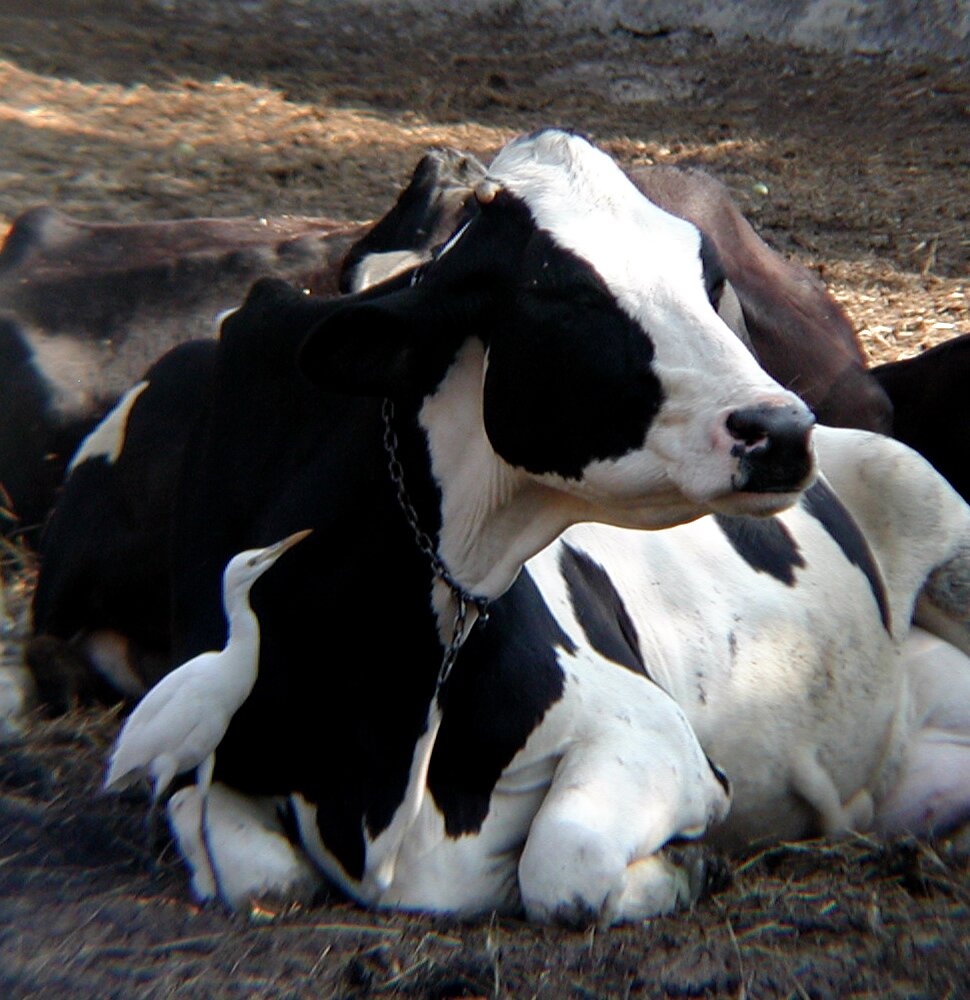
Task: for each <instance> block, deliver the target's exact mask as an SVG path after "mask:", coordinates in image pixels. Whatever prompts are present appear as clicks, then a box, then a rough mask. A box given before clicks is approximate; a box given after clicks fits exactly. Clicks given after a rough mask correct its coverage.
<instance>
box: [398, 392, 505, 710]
mask: <svg viewBox="0 0 970 1000" xmlns="http://www.w3.org/2000/svg"><path fill="white" fill-rule="evenodd" d="M381 416H382V417H383V418H384V450H385V451H386V452H387V460H388V461H387V468H388V472H389V473H390V476H391V482H393V483H394V488H395V490H396V491H397V502H398V505H399V506H400V508H401V510H402V511H403V512H404V516H405V517H406V518H407V522H408V524H409V525H410V526H411V531H412V532H413V533H414V539H415V541H416V542H417V543H418V548H419V549H420V550H421V551H422V552H423V553H424V555H425V556H426V557H427V559H428V562H429V563H430V564H431V571H432V572H433V573H434V575H435V577H437V579H439V580H441V582H442V583H444V584H445V585H446V586H447V587H448V589H449V590H450V591H451V593H452V596H453V597H454V598H455V603H456V604H457V609H456V611H455V624H454V626H453V628H452V632H451V641H450V642H449V643H448V646H447V648H446V649H445V653H444V656H443V657H442V659H441V666H440V667H439V668H438V681H437V683H436V684H435V698H438V697H439V695H440V694H441V689H442V688H443V687H444V686H445V684H446V683H447V681H448V678H449V677H450V676H451V671H452V668H453V667H454V665H455V660H456V659H457V658H458V651H459V650H460V649H461V643H462V635H463V633H464V631H465V621H466V619H467V617H468V606H469V605H474V607H475V608H476V609H477V610H478V620H479V621H481V622H484V621H485V620H486V619H487V618H488V605H489V598H487V597H482V596H480V595H478V594H472V593H470V592H469V591H467V590H465V588H464V587H463V586H462V585H461V584H460V583H459V582H458V581H457V580H456V579H455V578H454V577H453V576H452V575H451V571H450V570H449V569H448V567H447V566H446V565H445V562H444V560H443V559H442V558H441V556H440V555H438V549H437V547H436V546H435V544H434V542H433V541H432V540H431V538H430V537H429V536H428V534H427V533H426V532H425V531H424V529H423V528H422V527H421V524H420V523H419V521H418V512H417V511H416V510H415V509H414V504H412V503H411V499H410V497H409V496H408V491H407V487H406V486H405V484H404V467H403V466H402V465H401V460H400V459H399V458H398V440H397V434H396V433H395V431H394V426H393V420H394V403H393V401H392V400H390V399H385V400H384V403H383V405H382V407H381Z"/></svg>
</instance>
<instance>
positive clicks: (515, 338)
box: [484, 231, 663, 479]
mask: <svg viewBox="0 0 970 1000" xmlns="http://www.w3.org/2000/svg"><path fill="white" fill-rule="evenodd" d="M521 272H522V282H521V284H520V286H519V290H518V293H517V295H516V296H515V299H514V302H512V303H510V304H509V307H508V311H507V314H506V316H504V317H503V318H501V319H500V320H499V321H498V322H497V323H496V325H495V328H494V331H493V332H492V333H490V335H489V364H488V370H487V372H486V376H485V404H484V417H485V429H486V431H487V432H488V436H489V438H490V440H491V442H492V445H493V446H494V447H495V449H496V451H498V453H499V454H500V455H501V456H502V457H503V458H504V459H505V460H506V461H508V462H510V463H511V464H512V465H515V466H518V467H520V468H523V469H526V470H528V471H529V472H533V473H536V474H542V473H554V474H558V475H560V476H563V477H565V478H569V479H578V478H580V477H581V476H582V473H583V470H584V469H585V468H586V467H587V466H588V465H589V464H590V463H591V462H594V461H596V460H605V459H617V458H620V457H621V456H623V455H625V454H627V453H628V452H631V451H634V450H636V449H637V448H640V447H641V446H642V445H643V440H644V438H645V437H646V434H647V431H648V429H649V427H650V424H651V422H652V420H653V417H654V415H655V414H656V413H657V411H658V410H659V409H660V405H661V403H662V401H663V391H662V389H661V386H660V382H659V380H658V378H657V376H656V374H655V373H654V371H653V369H652V367H651V363H652V360H653V354H654V348H653V343H652V342H651V340H650V337H649V336H648V334H647V332H646V331H644V330H643V329H642V328H641V327H640V325H639V324H638V323H637V322H636V321H635V320H633V319H631V318H630V317H629V316H627V315H626V313H624V312H623V311H622V310H620V309H619V308H618V306H617V304H616V302H615V301H614V299H613V297H612V295H611V293H610V291H609V289H608V288H607V287H606V285H605V283H604V282H603V280H602V278H601V277H600V276H599V275H598V274H597V272H596V271H595V270H594V268H593V267H592V266H591V265H590V264H589V263H588V262H587V261H584V260H583V259H582V258H580V257H579V256H577V255H576V254H573V253H570V252H568V251H566V250H563V249H562V248H561V247H559V246H557V244H556V243H555V241H554V240H553V238H552V237H551V236H550V235H549V234H548V233H545V232H541V231H540V232H538V233H536V234H535V236H534V237H533V238H532V239H531V240H530V241H529V245H528V247H527V249H526V252H525V254H524V258H523V263H522V267H521Z"/></svg>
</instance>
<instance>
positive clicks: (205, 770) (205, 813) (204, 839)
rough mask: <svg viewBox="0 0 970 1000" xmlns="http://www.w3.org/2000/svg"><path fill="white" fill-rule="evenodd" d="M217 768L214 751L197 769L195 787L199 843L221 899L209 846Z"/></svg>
mask: <svg viewBox="0 0 970 1000" xmlns="http://www.w3.org/2000/svg"><path fill="white" fill-rule="evenodd" d="M215 766H216V754H215V751H214V750H213V751H212V753H210V754H209V756H208V757H206V759H205V760H204V761H202V763H201V764H200V765H199V766H198V768H196V772H195V786H196V788H197V789H198V791H199V842H200V843H201V844H202V849H203V850H204V851H205V856H206V860H207V861H208V862H209V870H210V871H211V872H212V881H213V882H215V890H216V896H217V897H219V898H221V896H222V893H221V891H220V886H219V869H218V868H216V859H215V856H214V855H213V853H212V847H211V846H210V844H209V788H210V787H211V785H212V772H213V770H214V769H215Z"/></svg>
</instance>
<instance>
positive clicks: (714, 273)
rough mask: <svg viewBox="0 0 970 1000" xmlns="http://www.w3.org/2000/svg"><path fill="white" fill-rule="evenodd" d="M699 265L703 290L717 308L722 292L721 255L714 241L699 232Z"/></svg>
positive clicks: (722, 268) (722, 265) (724, 276)
mask: <svg viewBox="0 0 970 1000" xmlns="http://www.w3.org/2000/svg"><path fill="white" fill-rule="evenodd" d="M701 267H702V268H703V271H704V291H706V292H707V298H708V300H709V301H710V303H711V305H712V306H713V307H714V308H715V309H717V307H718V306H719V305H720V304H721V296H722V295H723V294H724V282H725V280H726V275H725V273H724V264H723V262H722V261H721V255H720V254H719V253H718V252H717V247H716V246H715V245H714V241H713V240H712V239H710V238H709V237H708V236H707V235H706V234H705V233H703V232H702V233H701Z"/></svg>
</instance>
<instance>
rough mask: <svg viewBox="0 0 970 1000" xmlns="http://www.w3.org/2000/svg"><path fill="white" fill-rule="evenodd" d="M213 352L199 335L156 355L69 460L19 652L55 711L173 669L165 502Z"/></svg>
mask: <svg viewBox="0 0 970 1000" xmlns="http://www.w3.org/2000/svg"><path fill="white" fill-rule="evenodd" d="M216 349H217V345H216V341H214V340H197V341H189V342H187V343H185V344H181V345H179V346H178V347H175V348H173V349H172V350H171V351H169V352H168V353H167V354H165V355H163V357H162V358H161V359H160V360H159V361H157V362H156V363H155V364H154V365H152V366H151V367H150V368H149V369H148V371H147V372H146V373H145V375H144V377H143V378H142V379H140V380H139V381H138V382H137V383H135V385H134V386H132V387H131V388H130V389H129V390H128V391H127V392H126V393H124V394H123V395H122V397H121V399H119V400H118V402H117V403H116V404H115V406H114V407H113V408H112V409H111V410H110V411H109V413H108V414H107V415H106V417H105V418H104V419H103V420H102V421H101V422H100V423H99V424H98V425H97V426H96V427H95V429H94V430H93V431H92V432H91V433H90V434H89V435H88V436H87V437H86V438H84V439H83V441H82V442H81V445H80V447H79V448H78V449H77V451H76V452H75V453H74V455H73V457H72V458H71V461H70V463H69V465H68V470H67V476H66V478H65V481H64V484H63V486H62V489H61V497H60V502H59V503H58V504H57V505H56V506H55V507H54V509H53V511H52V512H51V515H50V517H49V518H48V521H47V523H46V525H45V527H44V532H43V536H42V542H43V544H42V548H41V553H42V556H46V555H47V554H50V556H51V557H50V558H44V559H43V567H44V570H43V573H41V574H39V575H38V579H37V585H36V587H35V588H34V596H33V604H32V618H33V628H34V632H35V634H36V637H35V638H34V639H33V640H32V641H31V642H29V643H28V644H27V647H26V651H25V656H26V660H27V663H28V665H29V666H30V668H31V672H32V674H33V677H34V679H35V681H36V683H37V688H38V695H39V697H40V701H41V702H42V703H43V704H45V705H46V706H47V707H48V708H50V709H53V710H55V711H56V710H66V709H67V708H68V707H69V706H71V705H72V704H75V703H77V702H84V701H89V700H94V699H100V700H109V699H110V698H111V696H112V695H113V696H114V698H117V696H118V695H119V694H121V695H123V696H126V697H128V698H137V697H140V696H141V695H142V694H144V692H145V690H146V687H148V686H151V685H152V684H154V683H155V682H156V681H157V680H158V679H159V678H160V677H161V676H162V675H163V674H165V673H166V672H167V671H168V670H169V669H170V668H171V666H172V663H171V659H170V645H171V643H170V619H171V614H170V611H169V592H170V577H171V573H170V569H169V561H168V550H169V533H170V530H171V522H172V509H171V508H172V500H173V497H174V492H175V489H176V484H177V482H178V478H179V475H180V470H181V465H182V457H183V452H184V449H185V447H186V445H187V443H188V440H189V437H190V435H191V433H192V429H193V426H194V423H195V421H196V420H197V419H198V417H199V413H200V411H201V410H202V409H203V407H204V405H205V401H206V399H207V397H208V393H209V389H210V384H211V381H212V375H213V367H214V364H215V357H216ZM105 525H110V530H105V528H104V526H105Z"/></svg>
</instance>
